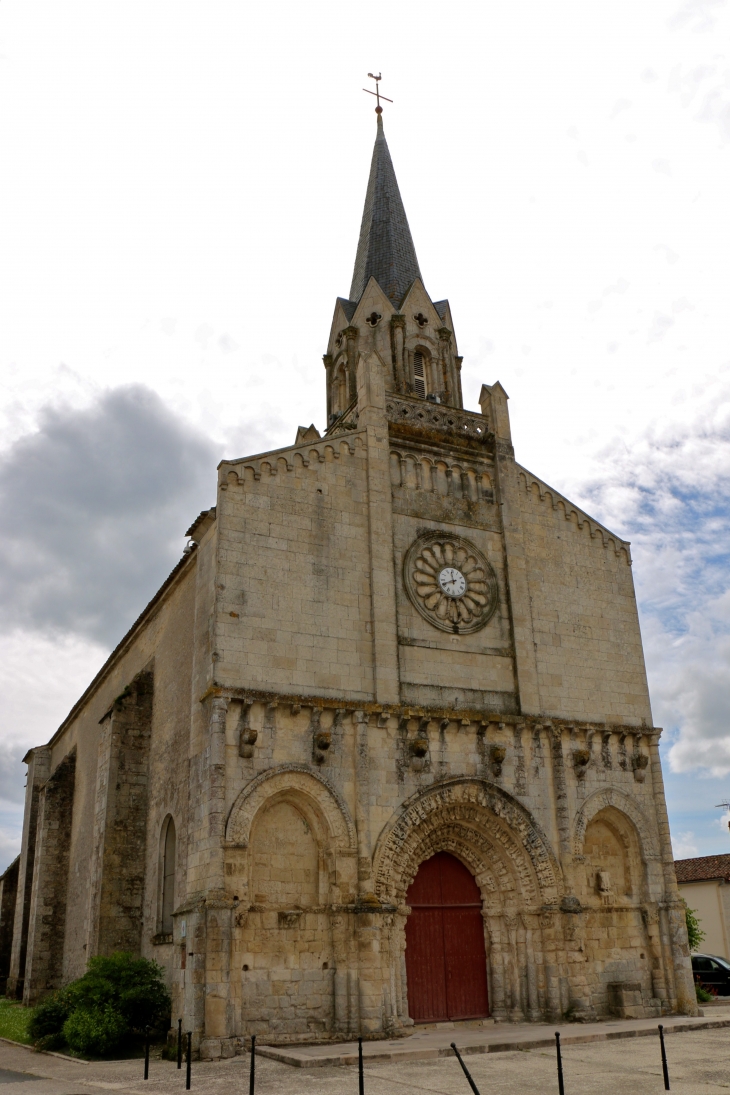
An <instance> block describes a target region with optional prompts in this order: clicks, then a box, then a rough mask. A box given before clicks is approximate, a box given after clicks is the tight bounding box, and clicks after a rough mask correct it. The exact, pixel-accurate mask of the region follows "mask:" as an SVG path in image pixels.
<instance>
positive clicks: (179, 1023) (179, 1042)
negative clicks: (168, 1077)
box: [177, 1019, 182, 1068]
mask: <svg viewBox="0 0 730 1095" xmlns="http://www.w3.org/2000/svg"><path fill="white" fill-rule="evenodd" d="M177 1067H178V1068H182V1019H178V1021H177Z"/></svg>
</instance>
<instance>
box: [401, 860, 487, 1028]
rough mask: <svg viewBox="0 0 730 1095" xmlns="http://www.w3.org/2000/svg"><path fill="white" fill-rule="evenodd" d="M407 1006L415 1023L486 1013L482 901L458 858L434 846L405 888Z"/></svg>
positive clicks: (484, 1014)
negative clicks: (407, 907)
mask: <svg viewBox="0 0 730 1095" xmlns="http://www.w3.org/2000/svg"><path fill="white" fill-rule="evenodd" d="M406 902H407V904H408V905H410V906H411V909H412V910H413V911H412V912H411V914H410V916H409V917H408V920H407V921H406V973H407V975H408V1011H409V1014H410V1016H411V1018H412V1019H414V1020H415V1021H416V1022H417V1023H432V1022H437V1021H441V1020H445V1019H481V1018H484V1017H485V1016H487V1015H488V1014H489V1002H488V1000H487V956H486V953H485V951H484V921H483V920H482V912H481V909H482V901H481V895H480V893H479V887H478V886H477V884H476V882H475V881H474V878H473V877H472V875H471V874H470V873H469V871H468V870H467V869H466V867H465V866H464V865H463V863H460V862H459V860H458V859H455V858H454V856H452V855H449V853H448V852H439V853H438V854H437V855H435V856H432V857H431V859H427V860H426V862H425V863H422V864H421V866H420V867H419V869H418V874H417V875H416V877H415V878H414V879H413V882H412V883H411V885H410V886H409V888H408V893H407V895H406Z"/></svg>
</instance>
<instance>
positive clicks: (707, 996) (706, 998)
mask: <svg viewBox="0 0 730 1095" xmlns="http://www.w3.org/2000/svg"><path fill="white" fill-rule="evenodd" d="M695 992H696V994H697V1003H698V1004H709V1003H710V1002H711V1001H712V1000H714V999H715V995H714V993H712V992H708V990H707V989H706V988H703V986H702V985H700V984H697V983H695Z"/></svg>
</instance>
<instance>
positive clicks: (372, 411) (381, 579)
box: [357, 353, 400, 704]
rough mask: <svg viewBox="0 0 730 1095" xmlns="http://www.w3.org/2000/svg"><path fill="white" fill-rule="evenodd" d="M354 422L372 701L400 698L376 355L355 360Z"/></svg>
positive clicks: (386, 448) (384, 425)
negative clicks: (361, 433) (358, 436)
mask: <svg viewBox="0 0 730 1095" xmlns="http://www.w3.org/2000/svg"><path fill="white" fill-rule="evenodd" d="M357 400H358V415H359V420H358V425H359V427H360V428H361V429H365V431H366V445H367V490H368V499H367V500H368V526H369V527H368V536H369V545H370V596H371V605H372V607H371V612H372V617H371V618H372V633H373V676H374V682H373V684H374V689H373V690H374V692H375V700H376V702H377V703H382V704H391V703H399V702H400V683H399V666H398V637H397V630H396V612H395V570H394V560H393V502H392V490H391V485H390V443H389V437H388V421H387V419H386V416H385V387H384V384H383V367H382V365H381V363H380V359H379V358H378V356H377V355H376V354H372V353H370V354H362V355H361V356H360V359H359V362H358V397H357Z"/></svg>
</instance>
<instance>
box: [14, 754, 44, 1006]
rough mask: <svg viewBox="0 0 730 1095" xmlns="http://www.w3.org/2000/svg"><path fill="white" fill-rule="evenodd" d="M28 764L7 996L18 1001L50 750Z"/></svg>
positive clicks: (33, 756)
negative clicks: (37, 835) (40, 806)
mask: <svg viewBox="0 0 730 1095" xmlns="http://www.w3.org/2000/svg"><path fill="white" fill-rule="evenodd" d="M23 759H24V761H25V763H26V764H27V765H28V778H27V780H26V785H25V810H24V813H23V835H22V840H21V845H20V862H19V864H18V895H17V900H16V902H15V918H14V922H13V942H12V945H11V948H10V971H9V973H8V983H7V986H6V989H5V991H6V993H7V995H8V996H10V997H14V998H15V999H18V1000H20V999H22V996H23V984H24V980H25V960H26V954H27V950H28V924H29V921H30V899H31V893H32V889H33V873H34V866H35V848H36V831H37V828H38V798H39V794H40V789H41V787H42V786H43V784H44V783H45V782H46V780H47V779H48V777H49V776H50V774H51V749H50V746H48V745H40V746H38V747H37V748H35V749H31V750H29V752H28V753H26V755H25V757H24V758H23Z"/></svg>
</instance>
